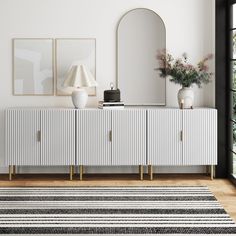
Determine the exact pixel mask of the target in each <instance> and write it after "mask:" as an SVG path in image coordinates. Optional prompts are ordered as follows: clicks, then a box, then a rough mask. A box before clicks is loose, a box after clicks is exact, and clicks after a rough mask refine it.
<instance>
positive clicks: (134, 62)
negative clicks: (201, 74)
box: [117, 8, 166, 105]
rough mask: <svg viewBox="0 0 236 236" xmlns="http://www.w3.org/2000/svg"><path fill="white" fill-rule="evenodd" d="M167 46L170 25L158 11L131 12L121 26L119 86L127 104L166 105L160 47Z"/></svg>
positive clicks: (120, 23)
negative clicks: (159, 61)
mask: <svg viewBox="0 0 236 236" xmlns="http://www.w3.org/2000/svg"><path fill="white" fill-rule="evenodd" d="M165 48H166V29H165V25H164V22H163V20H162V19H161V17H160V16H159V15H157V14H156V13H155V12H154V11H152V10H149V9H144V8H138V9H134V10H131V11H129V12H127V13H126V14H125V15H124V16H123V17H122V18H121V20H120V22H119V25H118V28H117V86H118V87H119V89H120V90H121V98H122V100H123V101H124V102H125V104H126V105H165V104H166V81H165V79H163V78H160V77H159V75H158V71H157V70H155V68H157V67H158V61H157V59H156V55H157V51H158V50H162V49H165Z"/></svg>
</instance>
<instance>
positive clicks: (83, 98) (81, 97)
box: [71, 88, 88, 109]
mask: <svg viewBox="0 0 236 236" xmlns="http://www.w3.org/2000/svg"><path fill="white" fill-rule="evenodd" d="M71 97H72V102H73V104H74V106H75V108H79V109H82V108H85V106H86V104H87V101H88V94H87V92H86V91H85V90H84V89H82V88H78V89H76V90H74V91H73V92H72V94H71Z"/></svg>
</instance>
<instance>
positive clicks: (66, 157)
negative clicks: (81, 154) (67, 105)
mask: <svg viewBox="0 0 236 236" xmlns="http://www.w3.org/2000/svg"><path fill="white" fill-rule="evenodd" d="M41 160H42V161H41V164H42V165H75V110H69V109H68V110H66V109H52V110H42V111H41Z"/></svg>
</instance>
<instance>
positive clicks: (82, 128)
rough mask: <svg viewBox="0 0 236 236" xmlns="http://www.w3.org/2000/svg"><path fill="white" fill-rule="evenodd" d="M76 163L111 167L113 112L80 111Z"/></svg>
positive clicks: (78, 114) (77, 122)
mask: <svg viewBox="0 0 236 236" xmlns="http://www.w3.org/2000/svg"><path fill="white" fill-rule="evenodd" d="M76 124H77V125H76V126H77V128H76V132H77V135H76V137H77V140H76V150H77V151H76V152H77V154H76V163H77V164H78V165H95V166H98V165H111V140H110V131H111V111H104V110H89V109H87V110H78V111H77V118H76Z"/></svg>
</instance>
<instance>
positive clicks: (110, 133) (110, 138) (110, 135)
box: [109, 130, 112, 142]
mask: <svg viewBox="0 0 236 236" xmlns="http://www.w3.org/2000/svg"><path fill="white" fill-rule="evenodd" d="M109 141H110V142H111V141H112V131H111V130H110V131H109Z"/></svg>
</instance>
